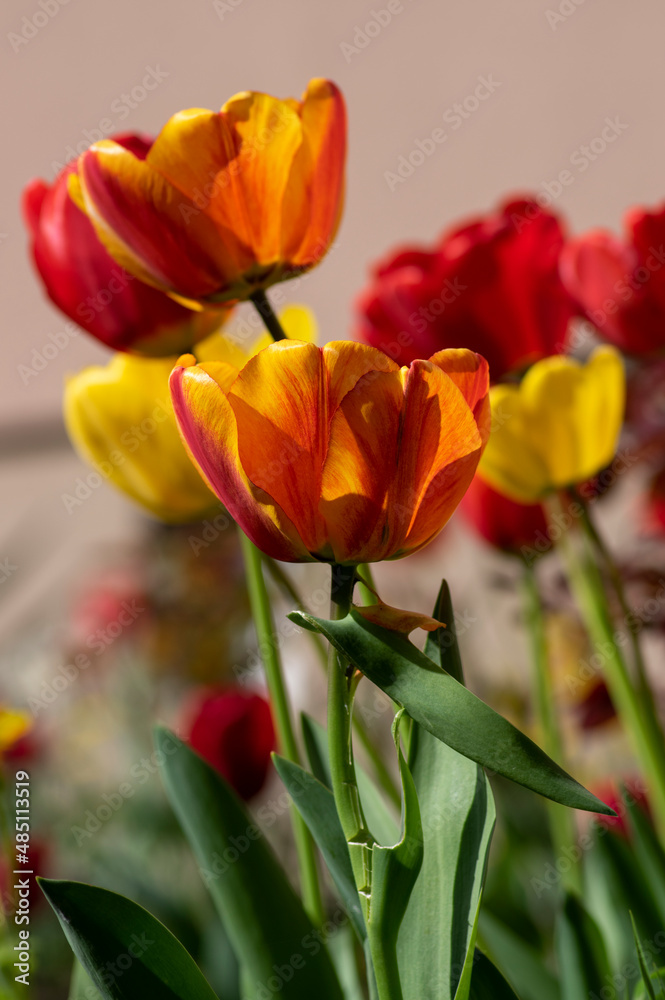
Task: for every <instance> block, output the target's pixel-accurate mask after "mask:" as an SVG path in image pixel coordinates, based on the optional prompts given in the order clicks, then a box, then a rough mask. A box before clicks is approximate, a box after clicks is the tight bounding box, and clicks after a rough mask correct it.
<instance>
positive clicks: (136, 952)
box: [39, 879, 217, 1000]
mask: <svg viewBox="0 0 665 1000" xmlns="http://www.w3.org/2000/svg"><path fill="white" fill-rule="evenodd" d="M39 884H40V886H41V888H42V890H43V892H44V894H45V896H46V898H47V899H48V901H49V903H50V904H51V906H52V907H53V909H54V910H55V913H56V915H57V917H58V920H59V921H60V925H61V927H62V929H63V931H64V932H65V935H66V937H67V940H68V941H69V943H70V945H71V947H72V950H73V952H74V954H75V955H76V957H77V958H78V960H79V962H80V963H81V965H83V966H84V968H85V969H86V971H87V972H88V974H89V976H90V978H91V979H92V981H93V983H94V985H95V986H96V987H97V989H98V990H99V992H100V993H101V995H102V997H103V998H104V1000H146V998H147V997H150V998H151V1000H217V998H216V996H215V994H214V993H213V991H212V989H211V988H210V986H209V985H208V983H207V982H206V981H205V979H204V978H203V975H202V973H201V972H200V970H199V969H198V967H197V965H196V963H195V962H194V959H193V958H192V957H191V955H190V954H189V953H188V952H187V951H185V949H184V948H183V946H182V945H181V944H180V942H179V941H178V939H177V938H175V937H174V936H173V934H171V932H170V931H169V930H167V929H166V927H164V925H163V924H161V923H160V922H159V921H158V920H156V919H155V917H153V916H152V914H150V913H148V911H147V910H144V909H143V907H142V906H139V905H138V904H137V903H133V902H132V901H131V899H126V898H125V897H124V896H119V895H118V894H117V893H115V892H109V891H108V889H99V888H97V887H96V886H92V885H85V884H84V883H82V882H59V881H52V880H50V879H39Z"/></svg>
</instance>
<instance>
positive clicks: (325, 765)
mask: <svg viewBox="0 0 665 1000" xmlns="http://www.w3.org/2000/svg"><path fill="white" fill-rule="evenodd" d="M302 727H303V734H304V739H305V747H306V749H307V756H308V759H309V763H310V767H311V768H312V771H313V772H314V774H315V776H316V777H317V778H318V779H319V781H321V782H322V783H323V784H324V785H325V786H326V787H327V788H331V787H332V783H331V779H330V764H329V762H328V734H327V732H326V730H325V729H324V728H323V726H320V725H319V723H318V722H316V721H315V720H314V719H312V718H310V717H309V716H308V715H305V714H304V713H303V716H302ZM356 781H357V783H358V791H359V792H360V800H361V802H362V806H363V812H364V814H365V819H366V820H367V825H368V826H369V828H370V830H371V831H372V834H373V836H374V837H375V838H376V839H377V840H378V842H379V843H380V844H384V845H386V846H390V845H392V844H395V843H396V842H397V841H398V840H399V837H400V828H399V824H398V822H397V820H396V819H395V816H394V814H393V812H392V810H391V809H390V808H389V807H388V805H387V804H386V800H385V799H384V798H383V796H382V794H381V792H380V791H379V789H378V788H377V787H376V785H375V784H374V782H373V781H372V779H371V778H370V776H369V775H368V774H367V772H366V771H365V770H364V769H363V768H362V767H360V765H359V764H358V762H357V761H356Z"/></svg>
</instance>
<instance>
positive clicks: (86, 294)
mask: <svg viewBox="0 0 665 1000" xmlns="http://www.w3.org/2000/svg"><path fill="white" fill-rule="evenodd" d="M114 138H115V141H116V142H117V143H119V144H120V145H121V146H123V147H124V148H125V149H128V150H130V151H131V152H132V153H134V155H135V156H138V157H140V158H141V159H144V158H145V156H146V153H147V152H148V150H149V149H150V147H151V145H152V140H151V139H149V138H147V137H146V136H143V135H135V134H133V133H123V134H121V135H116V136H115V137H114ZM77 165H78V160H75V161H74V162H72V163H70V164H68V165H67V166H66V167H65V169H64V170H62V171H61V172H60V173H59V174H58V176H57V177H56V179H55V181H54V182H53V184H51V185H49V184H47V183H46V182H45V181H42V180H34V181H31V182H30V183H29V184H28V185H27V186H26V188H25V189H24V191H23V214H24V217H25V221H26V224H27V226H28V229H29V231H30V235H31V238H32V255H33V259H34V262H35V266H36V268H37V270H38V271H39V274H40V275H41V278H42V281H43V282H44V287H45V289H46V291H47V293H48V295H49V298H50V299H51V300H52V301H53V302H54V303H55V305H56V306H58V308H59V309H61V310H62V312H63V313H65V315H66V316H69V318H70V319H72V320H74V322H75V323H78V325H79V326H81V327H83V329H84V330H87V332H88V333H90V334H92V336H93V337H96V339H97V340H101V341H102V343H104V344H106V345H107V347H111V348H113V349H114V350H117V351H133V352H136V353H138V354H148V355H159V356H166V355H169V354H180V353H181V352H182V351H184V350H190V349H191V347H192V345H193V344H195V343H197V342H198V341H199V340H201V339H202V338H203V337H206V336H207V335H208V334H209V333H212V332H213V330H215V329H217V327H219V326H220V324H221V323H222V321H223V318H224V316H223V314H221V313H220V312H219V311H218V312H216V313H209V312H192V311H191V310H190V309H186V308H185V307H184V306H181V305H179V304H178V303H177V302H175V301H174V300H173V299H170V298H169V297H168V295H165V294H164V293H163V292H160V291H157V290H156V289H155V288H151V287H150V286H149V285H146V284H144V282H142V281H139V280H138V278H134V277H133V275H131V274H129V273H128V272H127V271H125V270H124V269H123V268H122V267H121V266H120V265H119V264H116V262H115V261H114V260H113V258H112V257H111V256H110V255H109V254H108V253H107V251H106V250H105V248H104V247H103V245H102V244H101V243H100V241H99V238H98V237H97V234H96V233H95V230H94V227H93V225H92V223H91V222H90V220H89V219H88V217H87V216H86V215H85V213H84V212H82V211H81V209H80V208H78V207H77V206H76V205H75V204H74V202H73V201H72V199H71V198H70V196H69V193H68V190H67V188H68V178H69V175H70V174H72V173H75V172H76V170H77Z"/></svg>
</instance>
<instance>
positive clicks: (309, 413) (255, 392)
mask: <svg viewBox="0 0 665 1000" xmlns="http://www.w3.org/2000/svg"><path fill="white" fill-rule="evenodd" d="M228 400H229V404H230V406H231V407H232V409H233V412H234V413H235V417H236V421H237V426H238V448H239V455H240V461H241V463H242V466H243V468H244V470H245V472H246V473H247V476H248V477H249V479H250V480H251V481H252V483H254V485H255V486H257V487H258V488H259V489H262V490H265V491H266V493H268V494H269V495H270V496H271V497H272V498H273V499H274V500H275V502H276V503H277V504H279V506H280V507H281V508H282V510H283V511H284V513H285V514H286V516H287V517H288V518H290V520H291V521H293V523H294V524H297V525H298V530H299V532H300V536H301V538H302V539H303V542H304V543H305V545H306V547H307V548H308V549H309V550H310V551H311V552H317V551H319V549H320V548H321V547H322V546H323V545H324V543H325V533H324V524H323V520H322V518H321V517H320V516H319V514H318V512H317V504H318V499H319V493H320V484H321V469H322V467H323V459H324V456H325V449H326V443H327V426H326V423H325V413H326V406H325V384H324V378H323V364H322V355H321V351H320V350H319V348H318V347H315V346H314V345H313V344H303V343H300V342H298V341H281V342H280V343H279V344H273V345H271V346H270V347H268V348H266V350H265V351H261V353H260V354H257V355H256V356H255V357H254V358H252V359H251V360H250V361H248V362H247V364H246V365H245V367H244V369H243V370H242V372H241V373H240V375H239V376H238V378H237V380H236V381H235V382H234V384H233V386H232V388H231V390H230V391H229V394H228Z"/></svg>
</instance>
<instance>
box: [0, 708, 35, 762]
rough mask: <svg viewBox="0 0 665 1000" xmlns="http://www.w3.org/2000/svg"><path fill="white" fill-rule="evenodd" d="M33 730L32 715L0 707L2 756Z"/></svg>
mask: <svg viewBox="0 0 665 1000" xmlns="http://www.w3.org/2000/svg"><path fill="white" fill-rule="evenodd" d="M31 729H32V715H31V714H30V713H29V712H22V711H20V710H19V709H16V708H8V707H7V706H6V705H0V754H3V753H4V752H5V750H9V749H11V747H13V746H14V744H15V743H18V741H19V740H20V739H22V738H23V737H24V736H25V735H26V733H28V732H30V730H31Z"/></svg>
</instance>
